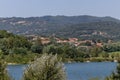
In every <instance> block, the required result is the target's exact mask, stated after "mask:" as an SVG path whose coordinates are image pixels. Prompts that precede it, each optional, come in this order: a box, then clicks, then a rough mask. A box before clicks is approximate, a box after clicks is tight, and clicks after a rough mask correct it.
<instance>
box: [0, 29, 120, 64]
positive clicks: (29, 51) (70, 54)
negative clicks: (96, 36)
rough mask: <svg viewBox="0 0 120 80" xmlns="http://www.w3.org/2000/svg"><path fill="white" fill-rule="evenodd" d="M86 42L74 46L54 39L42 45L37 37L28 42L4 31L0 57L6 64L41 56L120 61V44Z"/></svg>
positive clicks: (23, 61) (0, 41) (0, 33)
mask: <svg viewBox="0 0 120 80" xmlns="http://www.w3.org/2000/svg"><path fill="white" fill-rule="evenodd" d="M102 44H103V46H101V47H100V46H97V45H96V44H95V43H94V44H91V43H90V42H86V43H84V44H80V45H79V46H75V45H74V44H72V43H67V42H66V43H57V42H56V40H55V38H54V37H51V38H50V42H49V43H47V44H42V42H41V39H40V38H39V37H38V38H37V39H36V40H34V41H29V40H28V39H27V38H26V37H24V36H19V35H14V34H12V33H9V32H7V31H5V30H1V31H0V56H1V59H3V60H5V61H6V62H7V63H29V62H31V61H34V59H35V58H37V57H40V56H41V55H42V54H44V53H47V54H53V55H56V54H57V55H58V57H59V58H62V59H63V61H65V62H69V61H70V62H71V61H82V62H83V61H88V60H90V61H114V60H119V59H120V54H119V53H120V49H119V48H120V42H116V43H102Z"/></svg>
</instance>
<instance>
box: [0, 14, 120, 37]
mask: <svg viewBox="0 0 120 80" xmlns="http://www.w3.org/2000/svg"><path fill="white" fill-rule="evenodd" d="M71 26H73V27H72V28H71ZM114 27H115V28H114ZM99 28H100V30H99ZM109 28H110V29H109ZM0 29H1V30H7V31H9V32H12V33H14V34H19V35H31V34H33V35H40V36H41V35H42V36H50V35H52V34H55V35H57V36H60V37H65V35H66V34H67V36H66V37H79V38H82V37H85V36H83V35H87V34H89V33H91V34H89V35H91V36H90V37H93V36H95V35H92V34H95V33H98V34H96V36H102V37H104V38H111V37H113V36H114V37H115V38H119V37H118V34H119V33H120V32H118V30H120V20H119V19H116V18H113V17H110V16H106V17H96V16H89V15H82V16H60V15H59V16H43V17H28V18H22V17H11V18H0ZM105 29H109V30H105ZM115 29H117V30H115ZM61 30H62V31H61ZM112 30H113V31H116V32H112ZM71 31H74V33H71ZM66 32H67V33H66ZM102 33H105V35H101V34H102ZM111 33H112V34H111ZM61 35H62V36H61ZM108 35H109V36H108ZM83 39H84V38H83Z"/></svg>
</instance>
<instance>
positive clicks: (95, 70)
mask: <svg viewBox="0 0 120 80" xmlns="http://www.w3.org/2000/svg"><path fill="white" fill-rule="evenodd" d="M116 65H117V63H114V62H89V63H70V64H68V63H67V64H65V68H66V73H67V78H68V80H89V79H90V78H95V77H98V78H100V79H101V80H103V79H104V78H105V77H106V76H108V75H110V74H111V73H112V71H114V70H115V68H116ZM25 67H26V65H8V67H7V69H8V73H9V74H10V76H11V77H12V78H14V79H15V80H21V77H22V75H23V71H24V69H25Z"/></svg>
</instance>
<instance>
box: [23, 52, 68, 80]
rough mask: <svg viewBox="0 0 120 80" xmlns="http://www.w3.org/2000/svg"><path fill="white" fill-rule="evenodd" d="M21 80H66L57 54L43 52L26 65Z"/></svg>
mask: <svg viewBox="0 0 120 80" xmlns="http://www.w3.org/2000/svg"><path fill="white" fill-rule="evenodd" d="M23 80H66V74H65V70H64V68H63V63H62V62H61V60H60V59H58V58H57V55H52V54H49V55H48V54H43V55H42V56H41V57H40V58H38V59H36V60H35V61H34V62H32V63H31V64H30V65H29V66H28V67H27V69H26V70H25V72H24V77H23Z"/></svg>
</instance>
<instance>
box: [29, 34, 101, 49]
mask: <svg viewBox="0 0 120 80" xmlns="http://www.w3.org/2000/svg"><path fill="white" fill-rule="evenodd" d="M27 38H28V40H30V41H35V40H37V39H38V38H39V39H40V40H41V43H42V44H48V43H50V42H51V40H50V38H49V37H38V36H36V35H28V36H27ZM54 39H55V41H56V42H57V43H70V44H73V45H75V46H79V45H81V44H85V43H89V44H90V45H96V46H99V47H102V46H103V43H102V42H93V41H92V40H83V41H81V40H79V39H78V38H68V39H60V38H56V37H54Z"/></svg>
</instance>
